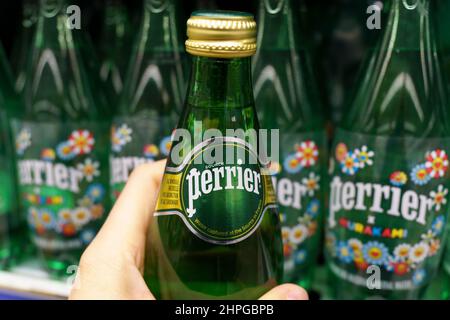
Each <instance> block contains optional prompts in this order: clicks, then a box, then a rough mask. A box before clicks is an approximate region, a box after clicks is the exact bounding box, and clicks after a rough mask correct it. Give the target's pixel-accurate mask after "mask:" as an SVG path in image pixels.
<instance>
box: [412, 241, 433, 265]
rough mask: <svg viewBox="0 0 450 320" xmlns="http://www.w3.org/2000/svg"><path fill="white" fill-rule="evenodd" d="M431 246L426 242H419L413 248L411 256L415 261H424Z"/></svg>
mask: <svg viewBox="0 0 450 320" xmlns="http://www.w3.org/2000/svg"><path fill="white" fill-rule="evenodd" d="M428 250H429V247H428V245H427V244H426V243H425V242H419V243H417V244H416V245H414V246H413V247H412V248H411V251H410V253H409V258H410V259H411V261H412V262H414V263H420V262H422V261H423V260H424V259H425V258H426V257H427V255H428Z"/></svg>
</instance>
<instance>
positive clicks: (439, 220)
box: [431, 215, 445, 235]
mask: <svg viewBox="0 0 450 320" xmlns="http://www.w3.org/2000/svg"><path fill="white" fill-rule="evenodd" d="M444 226H445V218H444V216H443V215H440V216H437V217H436V218H435V219H434V221H433V224H432V225H431V228H432V229H433V232H434V233H435V234H437V235H438V234H440V233H441V232H442V230H443V229H444Z"/></svg>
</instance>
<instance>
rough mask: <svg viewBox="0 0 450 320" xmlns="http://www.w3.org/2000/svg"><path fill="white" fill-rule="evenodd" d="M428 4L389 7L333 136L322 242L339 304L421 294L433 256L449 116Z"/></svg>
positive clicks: (441, 222)
mask: <svg viewBox="0 0 450 320" xmlns="http://www.w3.org/2000/svg"><path fill="white" fill-rule="evenodd" d="M434 4H435V3H434V2H433V1H428V0H418V1H415V2H408V1H402V0H393V1H392V2H391V3H390V7H389V17H388V20H387V24H386V25H385V27H384V28H383V32H384V35H383V38H382V41H381V42H380V44H379V46H378V47H377V49H376V50H375V52H374V55H373V56H372V58H371V60H370V63H369V64H368V68H367V70H366V72H365V74H364V77H363V78H362V79H361V80H360V82H359V83H360V86H359V90H358V93H357V95H356V97H355V99H354V101H353V103H352V105H351V106H350V108H349V111H348V113H347V114H346V117H345V118H344V121H343V123H342V125H341V127H340V128H339V129H338V130H337V132H336V135H335V138H334V145H333V148H332V154H331V156H332V159H331V169H330V171H331V174H332V176H331V183H330V189H331V191H330V201H329V208H330V209H329V215H328V221H327V229H328V232H327V236H326V246H327V256H328V267H329V269H330V271H331V272H330V276H331V279H330V283H331V284H332V289H333V291H334V296H335V297H338V298H343V299H368V298H375V297H379V298H385V299H416V298H420V297H422V295H423V293H424V291H425V290H426V288H427V286H428V284H429V283H430V281H431V279H432V278H433V277H434V275H435V273H436V271H437V268H438V265H439V262H440V259H441V256H442V251H443V250H442V248H443V243H442V241H443V235H444V229H445V222H446V220H447V212H448V203H449V201H448V188H449V187H450V179H449V171H448V165H449V162H448V152H449V150H450V148H449V147H450V145H449V137H450V132H449V125H448V120H449V119H450V118H449V116H448V104H447V103H448V102H447V95H446V92H445V90H444V83H443V78H442V76H443V74H442V70H441V68H440V65H439V60H438V59H437V54H436V52H437V50H436V40H437V39H436V36H435V31H434V29H433V23H434V20H433V19H434V17H435V14H436V10H435V6H434Z"/></svg>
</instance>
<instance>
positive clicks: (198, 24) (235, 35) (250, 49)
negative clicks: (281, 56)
mask: <svg viewBox="0 0 450 320" xmlns="http://www.w3.org/2000/svg"><path fill="white" fill-rule="evenodd" d="M187 36H188V40H187V41H186V50H187V52H189V53H190V54H192V55H196V56H203V57H211V58H225V59H226V58H242V57H249V56H252V55H254V54H255V53H256V22H255V19H254V17H253V15H251V14H249V13H245V12H236V11H196V12H194V13H192V15H191V17H190V18H189V20H188V22H187Z"/></svg>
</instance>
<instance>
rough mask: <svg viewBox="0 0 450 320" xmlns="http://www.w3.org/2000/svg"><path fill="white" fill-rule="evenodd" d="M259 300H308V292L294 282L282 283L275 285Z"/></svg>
mask: <svg viewBox="0 0 450 320" xmlns="http://www.w3.org/2000/svg"><path fill="white" fill-rule="evenodd" d="M259 300H308V293H307V292H306V290H305V289H303V288H302V287H299V286H297V285H295V284H289V283H288V284H283V285H281V286H278V287H275V288H273V289H272V290H270V291H269V292H267V293H266V294H265V295H263V296H262V297H261V298H260V299H259Z"/></svg>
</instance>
